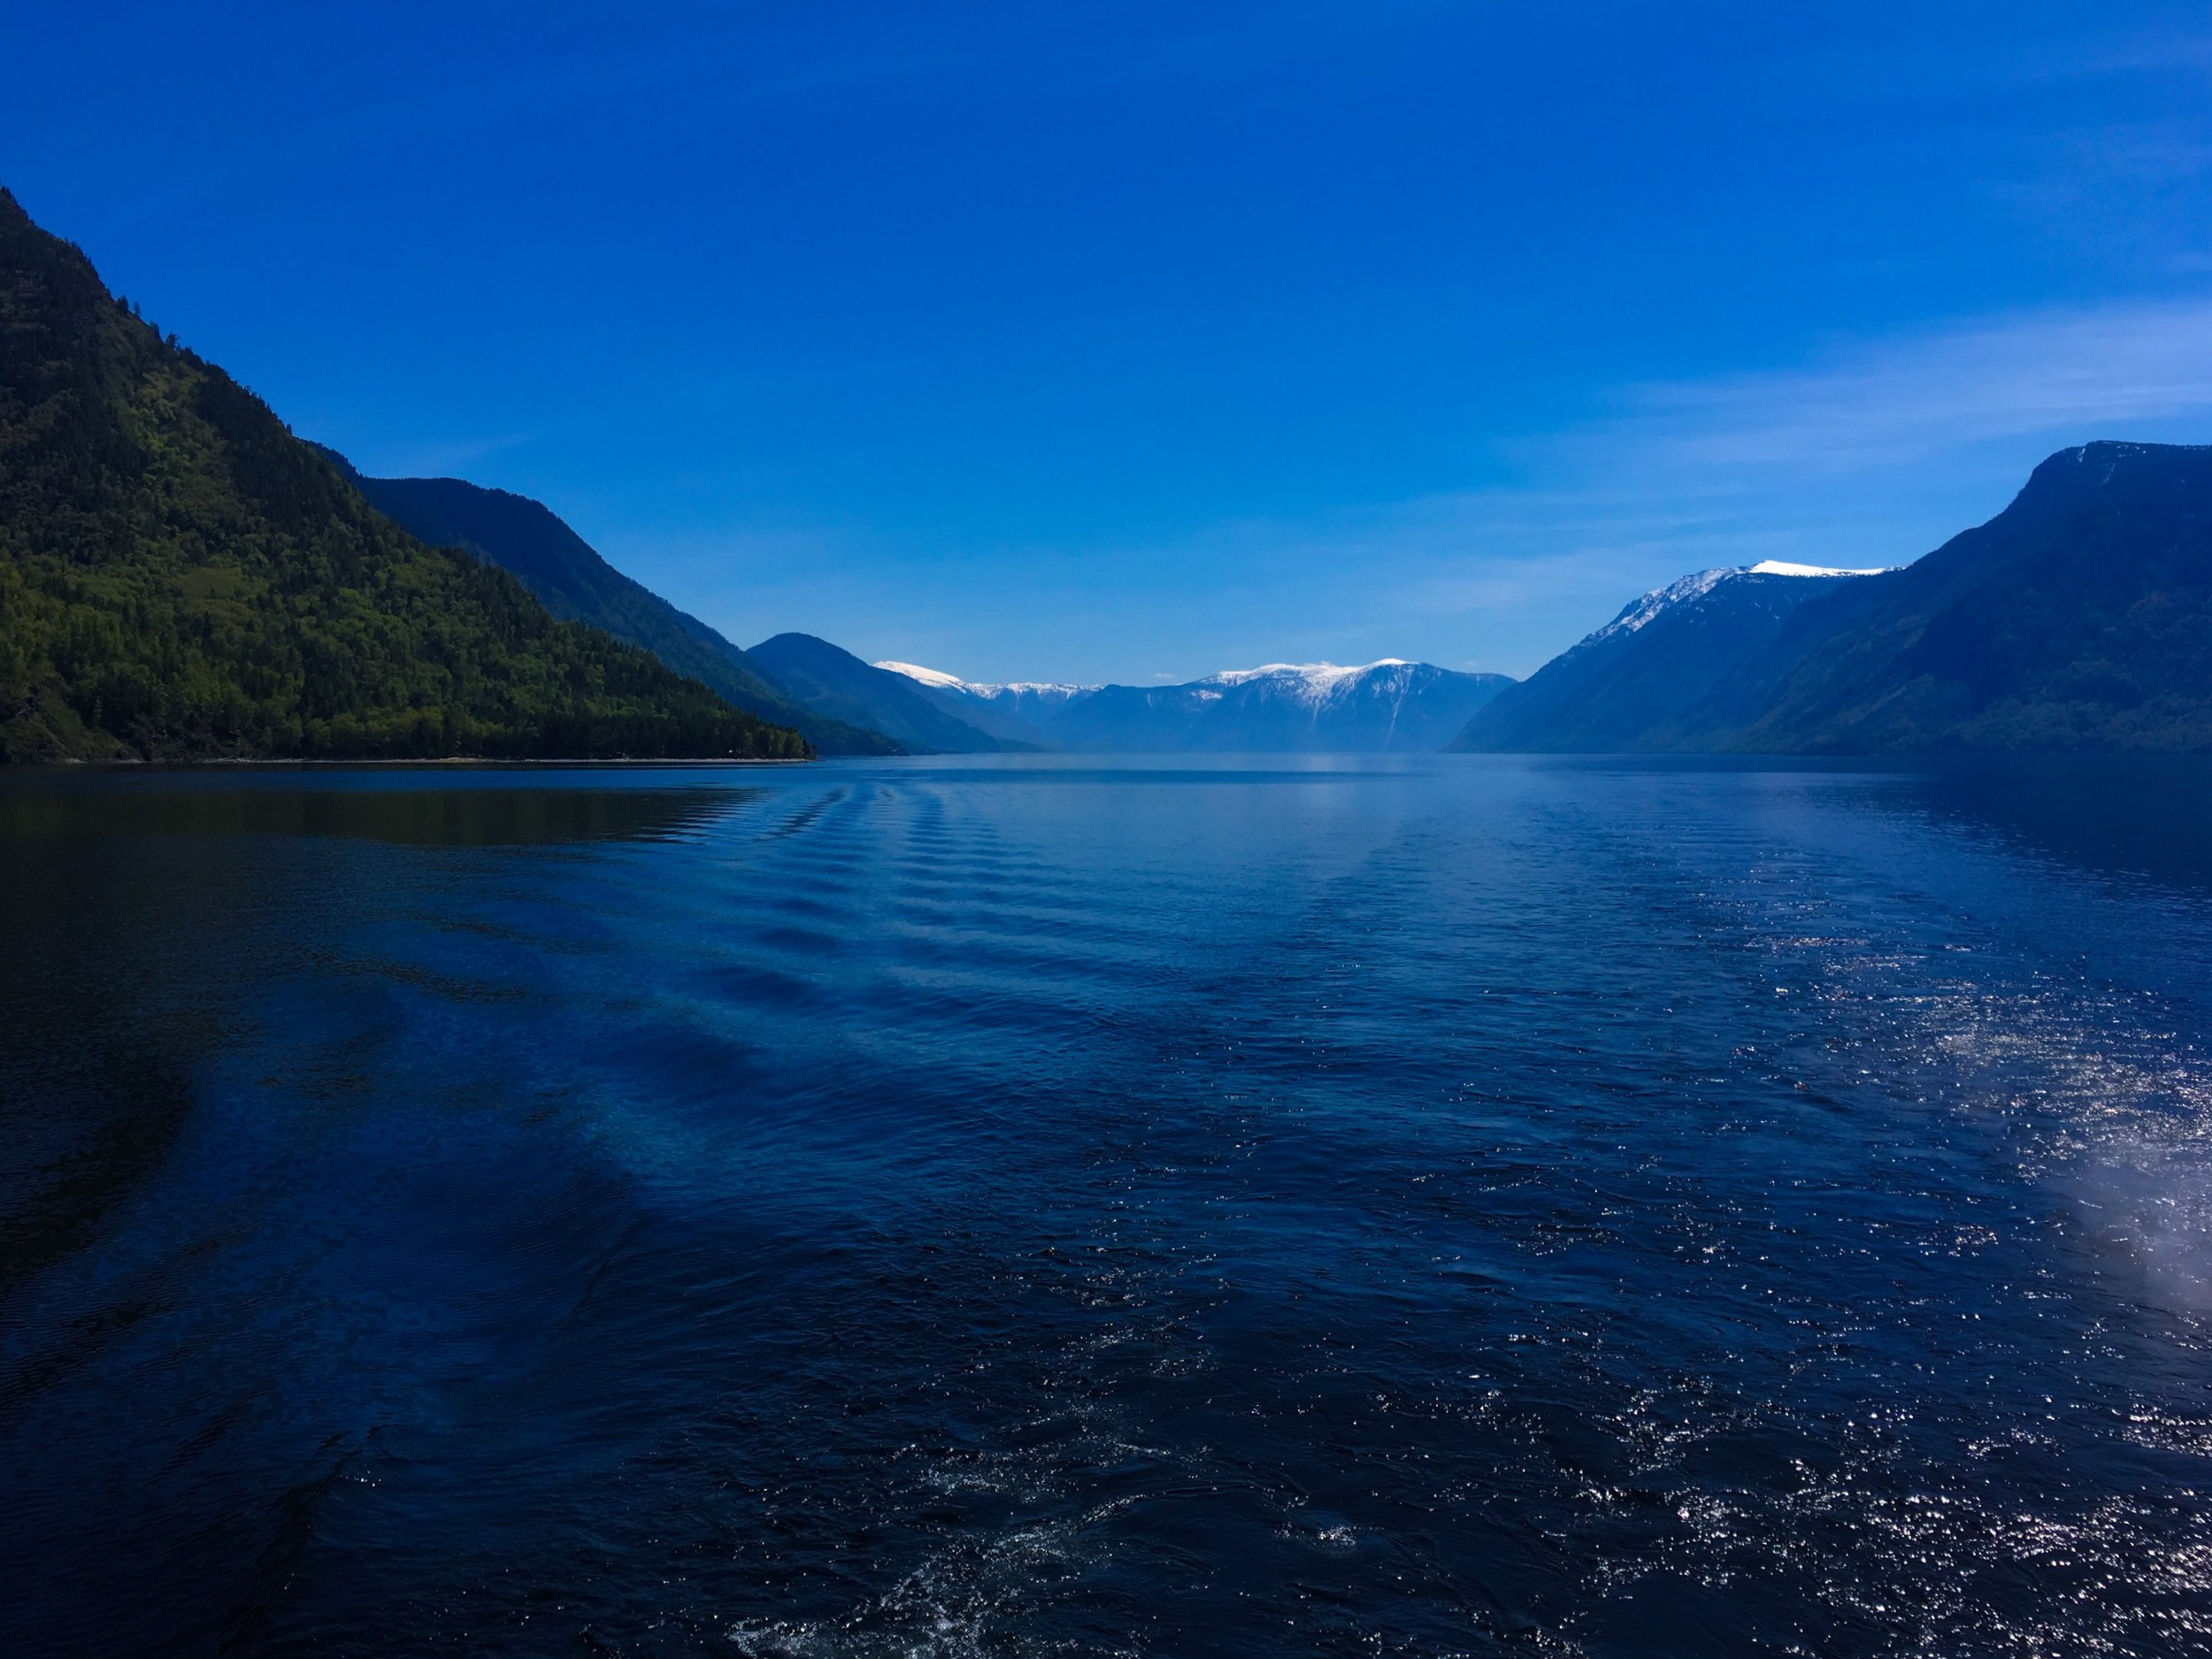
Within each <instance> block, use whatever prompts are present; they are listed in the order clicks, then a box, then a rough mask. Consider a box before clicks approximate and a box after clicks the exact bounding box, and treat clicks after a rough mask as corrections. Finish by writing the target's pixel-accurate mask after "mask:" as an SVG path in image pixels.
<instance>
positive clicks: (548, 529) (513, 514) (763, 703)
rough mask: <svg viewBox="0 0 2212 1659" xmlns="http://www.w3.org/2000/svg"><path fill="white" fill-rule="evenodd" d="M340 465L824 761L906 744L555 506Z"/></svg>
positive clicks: (453, 481) (420, 531) (456, 482)
mask: <svg viewBox="0 0 2212 1659" xmlns="http://www.w3.org/2000/svg"><path fill="white" fill-rule="evenodd" d="M315 447H316V448H317V449H321V450H322V453H323V455H324V456H325V457H327V458H328V459H329V460H330V462H331V464H332V465H334V466H336V467H338V468H339V469H340V470H341V471H342V472H344V473H345V475H346V477H347V479H348V480H349V481H350V482H351V483H352V485H353V487H354V488H356V489H358V490H359V491H360V492H361V493H362V495H365V496H366V497H367V499H368V503H369V504H370V505H371V506H372V507H374V508H375V509H376V510H377V511H379V512H380V513H382V514H383V515H384V516H385V517H386V518H389V519H390V520H391V521H392V522H393V523H394V524H396V525H397V526H399V527H400V528H401V529H403V530H404V531H406V532H407V533H408V534H410V535H412V536H414V537H415V538H416V539H417V540H419V541H424V542H426V543H427V544H429V545H430V546H432V547H457V548H461V549H465V550H466V551H468V552H470V553H472V554H474V555H475V556H476V557H478V558H480V559H484V560H486V561H488V563H490V564H493V565H498V566H499V567H500V569H502V570H503V571H506V572H509V573H510V574H511V575H512V576H514V577H515V578H516V579H518V580H519V581H520V582H521V583H522V585H523V586H524V587H525V588H528V589H529V590H530V591H531V592H532V593H533V594H534V595H537V599H538V602H539V603H541V604H542V605H543V606H544V607H545V608H546V609H547V610H548V611H551V612H552V613H553V614H554V615H555V616H557V617H558V618H561V619H562V620H563V621H566V622H584V623H588V624H590V625H591V626H593V627H595V628H603V629H604V630H605V631H606V632H607V633H609V634H613V635H614V636H615V638H617V639H618V640H626V641H629V642H630V643H631V644H632V645H636V646H641V647H642V648H643V649H646V650H649V651H650V652H652V653H653V655H654V656H656V657H659V658H660V660H661V661H662V662H663V663H664V664H667V665H668V666H669V667H670V668H672V669H673V670H674V671H675V672H678V673H680V674H685V675H688V676H689V677H690V678H692V679H694V680H699V681H701V682H702V683H703V684H704V685H705V686H707V687H709V688H710V689H711V690H712V691H714V692H715V693H717V694H718V695H720V696H721V697H722V698H723V699H724V700H725V701H726V702H728V703H732V704H733V705H735V706H736V707H738V708H740V709H742V710H745V711H746V712H747V713H749V714H756V715H758V716H759V717H760V718H763V719H765V720H772V721H774V722H775V723H776V724H778V725H779V726H791V727H794V728H795V729H796V730H798V731H799V732H802V733H804V734H805V736H806V737H807V739H808V741H810V742H811V743H812V744H813V745H814V747H815V748H816V749H817V750H818V751H819V752H820V753H822V754H825V755H895V754H898V753H899V752H900V749H899V746H898V745H897V744H896V743H895V742H893V741H891V740H890V739H889V738H887V737H885V736H884V735H882V734H881V733H877V732H870V731H864V730H862V729H861V728H860V727H858V726H848V725H846V724H845V723H844V722H843V721H841V720H834V719H832V718H829V717H828V716H826V715H824V714H821V713H818V712H817V711H816V710H812V709H809V708H807V707H805V706H804V705H803V704H802V703H795V702H794V701H793V700H792V699H791V698H789V697H787V696H786V695H784V694H783V692H782V691H780V689H779V688H777V687H775V686H773V685H772V684H771V683H770V682H769V680H767V678H766V677H765V676H764V675H763V674H762V673H761V672H760V671H759V669H758V667H757V665H756V664H754V663H753V661H752V660H751V659H750V658H749V657H747V656H746V655H745V653H744V652H742V651H741V650H739V649H737V647H736V646H734V645H733V644H731V643H730V642H729V641H727V640H726V639H724V638H723V637H722V635H721V634H718V633H716V632H715V631H714V630H713V629H712V628H710V627H709V626H707V625H706V624H705V623H703V622H702V621H700V620H699V618H696V617H695V616H691V615H689V614H687V613H686V612H684V611H679V610H677V609H676V607H675V606H673V605H672V604H670V603H668V601H666V600H665V599H663V598H662V597H661V596H660V595H658V594H657V593H655V592H653V591H652V590H651V589H650V588H647V587H645V586H644V585H643V584H641V583H640V582H636V581H634V580H631V579H630V578H629V577H627V576H625V575H624V574H623V573H622V572H620V571H618V570H617V569H615V567H614V566H613V565H610V564H608V563H607V561H606V560H605V559H604V558H603V557H600V555H599V553H598V551H597V550H596V549H595V548H593V547H592V545H591V544H590V543H589V542H588V541H585V540H584V539H583V537H581V536H580V535H578V534H576V532H575V531H573V530H572V529H571V528H570V527H569V526H568V525H567V524H566V523H565V522H564V521H563V520H562V519H561V518H559V517H558V516H557V514H556V513H555V512H554V511H552V509H551V508H549V507H548V506H546V505H545V504H544V503H542V502H538V501H533V500H532V499H531V498H530V497H529V496H527V495H510V494H509V493H508V492H507V491H505V490H503V489H487V488H484V487H482V486H481V485H478V484H471V483H468V482H465V480H461V479H457V478H366V477H364V476H363V475H362V474H361V473H359V472H356V471H355V470H354V468H353V467H352V465H350V464H349V463H348V462H347V460H346V458H345V457H343V456H342V455H340V454H339V453H338V452H337V451H336V450H334V449H323V447H322V446H321V445H319V444H318V445H317V446H315Z"/></svg>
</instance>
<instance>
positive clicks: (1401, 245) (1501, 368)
mask: <svg viewBox="0 0 2212 1659" xmlns="http://www.w3.org/2000/svg"><path fill="white" fill-rule="evenodd" d="M5 35H6V45H5V48H4V53H0V182H4V183H6V184H7V185H9V186H10V187H11V188H13V189H14V190H15V192H16V193H17V195H18V196H19V197H20V198H21V200H22V201H23V203H24V205H25V206H26V207H27V208H28V209H29V210H30V211H31V212H32V213H33V215H34V216H35V217H36V218H37V219H39V220H40V221H41V222H42V223H43V224H45V225H46V226H47V227H50V228H51V229H53V230H55V231H58V232H59V233H60V234H64V235H65V236H68V237H70V238H72V239H73V240H74V241H77V242H80V243H81V244H82V245H83V246H84V247H85V249H86V250H88V252H89V253H90V254H91V255H92V257H93V258H94V260H95V261H96V264H97V265H99V267H100V269H101V272H102V273H103V274H104V276H105V277H106V278H107V279H108V280H109V282H110V284H111V286H112V287H114V288H118V289H119V290H120V291H122V292H124V293H127V294H128V295H129V296H131V297H132V298H134V299H135V300H137V301H138V302H139V303H141V305H142V307H143V309H144V311H145V312H146V314H147V315H148V316H149V317H150V318H151V319H154V320H156V321H157V322H158V323H159V324H160V325H161V326H163V327H165V328H169V329H173V330H175V331H176V332H177V333H178V334H180V335H181V336H182V337H183V338H184V339H185V340H186V341H187V342H189V343H190V344H192V345H193V346H195V347H196V349H199V350H200V351H202V352H203V353H204V354H205V355H207V356H208V357H212V358H214V359H215V360H217V361H219V362H220V363H222V364H224V365H226V366H227V367H229V368H230V369H231V370H232V371H233V372H234V373H236V374H237V375H238V376H239V378H240V379H242V380H244V381H246V382H247V383H248V384H249V385H250V386H252V387H253V388H255V389H256V390H257V391H258V392H260V393H261V394H262V395H263V396H265V397H267V398H268V399H269V401H270V402H271V403H273V404H274V405H275V407H276V408H277V410H278V411H279V412H280V414H282V415H283V416H284V417H285V418H286V419H288V420H289V421H290V422H291V423H292V425H293V427H294V429H295V430H296V431H297V432H299V433H300V434H303V435H304V436H308V437H313V438H317V439H320V440H323V441H325V442H330V443H333V444H334V445H336V446H337V447H338V448H340V449H343V450H345V451H346V452H347V453H348V454H349V455H350V456H351V457H353V458H354V460H355V461H356V462H357V464H358V465H361V466H362V467H363V468H364V469H365V470H366V471H369V472H389V473H425V472H437V473H451V474H456V475H458V476H461V477H465V478H470V479H473V480H477V481H479V482H481V483H486V484H494V485H498V486H500V487H503V488H509V489H514V490H518V491H521V492H523V493H525V494H527V495H535V496H538V497H540V498H541V499H543V500H544V501H546V502H547V503H549V504H551V505H552V506H553V508H554V509H555V510H556V511H558V512H560V513H561V514H562V515H563V516H564V517H565V518H568V519H569V521H570V522H571V523H572V524H574V525H575V526H577V528H578V529H579V530H580V531H581V532H582V533H583V534H585V535H586V536H587V537H588V539H589V540H590V541H593V542H594V543H595V545H596V546H598V547H599V548H600V549H601V550H602V551H603V552H604V553H605V554H607V556H608V557H610V558H611V559H613V560H614V561H615V563H616V564H618V565H620V566H622V567H623V568H624V569H626V570H627V571H629V572H631V573H632V574H634V575H635V576H637V577H638V578H639V579H641V580H643V581H645V582H646V583H648V584H649V585H650V586H652V587H654V588H657V589H658V590H660V591H661V592H663V593H664V594H666V595H668V596H669V597H671V598H672V599H674V600H675V601H676V602H677V603H680V604H682V605H684V606H686V607H687V608H688V609H691V610H694V611H697V612H698V613H699V614H700V615H701V616H703V617H704V618H707V619H708V620H709V621H710V622H712V623H714V624H715V625H716V626H719V627H721V628H722V629H724V630H725V631H726V633H728V634H731V635H732V636H733V638H735V639H736V640H737V641H739V642H740V643H741V644H749V643H751V642H752V641H755V640H757V639H759V638H761V637H763V636H764V635H766V634H772V633H775V632H780V631H781V630H783V629H787V628H798V629H803V630H805V631H807V632H809V633H815V634H823V635H825V636H826V637H828V638H830V639H833V640H835V641H838V642H840V643H841V644H843V645H845V646H847V647H849V649H854V650H856V651H858V652H860V653H862V654H863V655H864V656H867V657H902V658H906V659H909V660H912V661H918V662H923V663H927V664H933V665H936V666H940V667H943V668H947V669H949V670H951V671H953V672H957V673H961V674H964V675H965V676H967V677H969V678H971V679H1005V678H1020V679H1076V680H1102V679H1111V680H1124V681H1131V682H1136V683H1144V682H1148V681H1152V680H1162V679H1184V678H1188V677H1191V676H1194V675H1196V674H1200V673H1203V672H1210V671H1211V670H1214V669H1217V668H1222V667H1227V666H1237V665H1246V664H1253V663H1256V662H1260V661H1266V660H1281V659H1289V660H1299V661H1304V660H1314V659H1321V658H1327V659H1333V660H1335V661H1340V662H1364V661H1368V660H1370V659H1371V658H1374V657H1383V656H1394V657H1419V658H1424V659H1426V660H1428V661H1432V662H1436V663H1441V664H1446V665H1447V666H1451V667H1479V668H1490V669H1502V670H1504V671H1506V672H1515V673H1520V672H1527V671H1528V670H1530V669H1532V668H1533V667H1535V666H1536V665H1537V664H1540V663H1541V662H1542V661H1543V660H1544V659H1545V658H1546V657H1548V656H1549V655H1551V654H1552V653H1553V652H1554V651H1555V650H1557V649H1560V648H1562V647H1563V646H1564V645H1566V644H1568V643H1571V641H1573V640H1574V639H1575V638H1577V637H1578V636H1579V635H1580V634H1582V633H1584V632H1586V630H1587V629H1589V628H1590V627H1593V626H1596V625H1597V624H1599V623H1601V622H1602V621H1603V620H1604V619H1605V618H1607V617H1609V616H1610V615H1611V614H1612V613H1613V612H1614V611H1616V610H1617V609H1618V608H1619V607H1620V605H1621V604H1622V603H1624V602H1625V601H1626V600H1627V599H1628V598H1629V597H1631V596H1632V595H1633V594H1635V593H1636V592H1638V591H1640V590H1641V589H1643V588H1649V587H1653V586H1655V585H1657V584H1659V583H1661V582H1663V581H1664V580H1669V579H1671V578H1672V577H1674V576H1676V575H1678V574H1681V573H1682V572H1686V571H1690V570H1694V569H1698V568H1701V567H1703V566H1707V565H1719V564H1742V563H1748V562H1751V561H1753V560H1755V559H1758V558H1763V557H1788V558H1796V559H1801V560H1808V561H1812V562H1817V563H1833V564H1845V565H1876V564H1886V563H1896V562H1901V561H1902V560H1904V559H1907V558H1909V557H1914V556H1916V555H1917V554H1919V553H1921V552H1923V551H1925V550H1926V549H1928V548H1929V547H1932V546H1933V545H1934V544H1935V543H1936V542H1938V541H1940V540H1942V539H1943V537H1944V536H1946V535H1947V534H1949V533H1951V532H1952V531H1954V530H1955V529H1957V528H1960V527H1962V526H1964V525H1966V524H1968V523H1971V522H1974V521H1977V520H1978V519H1980V518H1986V517H1987V516H1988V515H1989V514H1990V513H1992V512H1993V511H1996V510H1997V509H1998V508H2000V507H2001V506H2002V505H2003V503H2004V502H2005V501H2006V499H2007V498H2008V496H2009V495H2010V494H2011V492H2012V491H2013V489H2014V488H2016V487H2017V485H2018V483H2019V481H2020V480H2021V479H2022V478H2024V476H2025V474H2026V472H2027V469H2028V468H2029V467H2030V466H2031V465H2032V464H2033V463H2034V462H2035V461H2036V460H2037V459H2039V457H2041V456H2042V455H2044V454H2046V453H2047V452H2048V451H2049V450H2051V449H2056V448H2059V447H2061V446H2062V445H2065V444H2070V443H2076V442H2083V441H2085V440H2086V439H2089V438H2093V437H2130V436H2134V437H2145V438H2155V439H2171V440H2181V441H2195V442H2212V8H2207V7H2206V6H2204V5H2203V4H2189V5H2180V4H2175V5H2162V4H2102V5H2097V4H2082V3H2081V0H2069V3H2068V4H2042V3H2041V0H2006V3H2005V4H1955V3H1949V0H1937V3H1936V4H1929V0H1916V4H1899V5H1893V4H1886V3H1885V0H1869V3H1863V4H1850V5H1840V4H1839V5H1818V6H1816V5H1794V4H1772V3H1771V0H1766V3H1764V4H1747V5H1708V4H1696V0H1681V3H1678V4H1666V5H1659V4H1636V5H1620V4H1573V3H1572V0H1553V3H1550V4H1541V5H1538V4H1519V5H1503V4H1500V5H1489V4H1421V3H1417V0H1402V3H1401V0H1358V3H1357V4H1297V3H1295V0H1279V3H1277V4H1204V3H1203V0H1179V3H1178V4H1149V3H1140V0H1126V3H1123V4H1090V3H1086V0H1061V3H1056V4H1038V3H1037V0H1024V3H1023V4H930V3H929V0H898V3H897V4H848V3H846V0H791V3H788V4H787V3H785V0H759V3H758V4H701V5H681V4H651V3H646V4H620V5H615V4H608V5H579V4H547V3H544V0H540V3H539V4H529V5H514V6H489V5H469V4H444V5H440V6H436V7H428V6H424V7H410V6H404V5H396V4H375V5H368V4H315V5H299V4H283V5H275V4H269V5H253V6H247V5H230V4H196V5H193V6H190V7H185V6H178V5H173V4H172V5H162V6H145V5H138V4H100V5H83V6H71V5H22V6H19V7H17V8H14V9H13V11H12V14H11V16H10V18H9V20H8V23H7V27H6V30H5Z"/></svg>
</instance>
